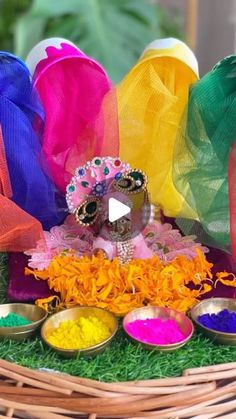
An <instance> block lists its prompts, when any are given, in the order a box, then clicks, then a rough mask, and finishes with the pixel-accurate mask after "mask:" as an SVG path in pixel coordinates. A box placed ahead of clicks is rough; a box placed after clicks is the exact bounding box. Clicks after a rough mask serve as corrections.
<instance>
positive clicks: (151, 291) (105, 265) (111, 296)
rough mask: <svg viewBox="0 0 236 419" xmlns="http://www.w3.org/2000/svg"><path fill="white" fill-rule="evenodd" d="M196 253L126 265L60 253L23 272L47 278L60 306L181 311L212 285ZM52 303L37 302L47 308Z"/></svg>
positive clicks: (119, 312)
mask: <svg viewBox="0 0 236 419" xmlns="http://www.w3.org/2000/svg"><path fill="white" fill-rule="evenodd" d="M196 252H197V256H196V257H194V258H193V259H188V258H187V257H186V256H178V257H176V258H175V259H174V260H173V261H171V262H163V261H161V260H160V259H159V258H158V257H157V256H153V258H152V259H148V260H141V259H136V260H132V261H131V262H130V263H128V264H125V265H121V264H120V262H119V260H118V259H114V260H112V261H110V260H108V259H106V258H104V256H103V255H102V254H98V255H96V256H92V257H88V256H83V257H76V256H75V255H74V254H73V253H67V254H65V253H64V254H61V255H59V256H56V257H54V259H53V260H52V261H51V263H50V265H49V267H48V268H47V269H45V270H43V271H37V270H32V269H29V268H26V272H25V273H26V274H27V275H30V274H33V275H34V276H35V278H36V279H42V280H47V281H48V285H49V288H50V289H51V290H54V291H55V292H56V293H58V294H59V295H60V304H59V305H60V307H67V308H68V307H72V306H74V305H87V306H96V307H102V308H106V309H108V310H110V311H111V312H113V313H115V314H117V315H124V314H126V313H127V312H128V311H130V310H132V309H134V308H137V307H141V306H143V305H158V306H168V307H170V308H173V309H177V310H179V311H183V312H186V311H187V310H189V309H190V308H191V307H192V306H193V305H194V304H196V302H197V301H198V298H199V297H200V296H201V295H203V294H205V293H207V292H209V291H210V290H211V289H212V287H213V282H212V273H211V268H212V266H213V265H212V264H211V263H209V262H208V261H207V260H206V258H205V256H204V254H203V253H202V251H201V250H200V249H196ZM230 275H232V274H228V273H226V272H220V273H218V274H217V280H219V281H221V282H224V283H225V282H226V277H229V276H230ZM235 282H236V281H235V279H234V278H233V280H232V281H230V280H227V283H228V284H229V283H230V284H229V285H232V286H235V285H236V284H235ZM57 298H58V297H57ZM53 299H54V297H50V298H49V299H45V300H37V302H36V303H37V304H38V305H41V306H43V307H44V308H46V309H49V308H50V304H51V302H52V301H53Z"/></svg>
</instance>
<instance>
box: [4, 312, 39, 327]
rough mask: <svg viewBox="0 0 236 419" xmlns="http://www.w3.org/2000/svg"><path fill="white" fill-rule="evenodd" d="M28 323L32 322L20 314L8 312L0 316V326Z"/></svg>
mask: <svg viewBox="0 0 236 419" xmlns="http://www.w3.org/2000/svg"><path fill="white" fill-rule="evenodd" d="M30 323H32V322H31V321H30V320H28V319H26V318H25V317H23V316H21V315H20V314H15V313H8V315H7V316H5V317H0V327H17V326H26V325H27V324H30Z"/></svg>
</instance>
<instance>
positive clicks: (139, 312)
mask: <svg viewBox="0 0 236 419" xmlns="http://www.w3.org/2000/svg"><path fill="white" fill-rule="evenodd" d="M156 318H159V319H162V320H168V319H174V320H175V321H176V322H177V323H178V325H179V327H180V330H181V332H182V333H183V334H184V335H185V336H186V337H185V339H183V340H182V341H180V342H176V343H170V344H169V345H156V344H151V343H146V342H142V341H140V340H138V339H136V338H135V337H134V336H132V335H131V334H130V333H129V332H128V331H127V330H126V325H127V324H128V323H131V322H133V321H135V320H145V319H156ZM123 328H124V330H125V332H126V333H127V335H128V336H129V337H130V338H131V339H132V340H134V341H135V342H138V343H141V344H142V346H143V347H145V348H146V349H151V350H154V349H155V350H158V351H173V350H175V349H178V348H180V347H181V346H183V345H185V344H186V343H187V342H188V341H189V339H190V338H191V336H192V334H193V331H194V328H193V324H192V322H191V320H190V319H189V318H188V317H187V316H186V315H185V314H184V313H181V312H179V311H176V310H173V309H170V308H165V307H157V306H146V307H141V308H138V309H136V310H133V311H131V312H130V313H128V314H127V315H126V316H125V318H124V319H123Z"/></svg>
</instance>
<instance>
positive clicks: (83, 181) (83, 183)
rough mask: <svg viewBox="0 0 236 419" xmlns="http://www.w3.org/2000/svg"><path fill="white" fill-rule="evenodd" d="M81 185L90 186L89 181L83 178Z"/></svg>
mask: <svg viewBox="0 0 236 419" xmlns="http://www.w3.org/2000/svg"><path fill="white" fill-rule="evenodd" d="M81 186H83V187H84V188H87V187H88V186H89V183H88V182H86V180H82V182H81Z"/></svg>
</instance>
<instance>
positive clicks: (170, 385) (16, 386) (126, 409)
mask: <svg viewBox="0 0 236 419" xmlns="http://www.w3.org/2000/svg"><path fill="white" fill-rule="evenodd" d="M0 375H1V380H0V392H1V395H0V406H1V408H0V409H1V414H0V419H1V418H7V417H14V418H42V419H63V418H89V419H97V418H129V419H131V418H137V417H138V418H149V417H152V418H161V419H165V418H170V419H177V418H195V419H197V418H198V419H208V418H221V419H223V418H225V419H226V418H227V419H229V418H232V419H233V418H236V398H235V394H236V363H229V364H220V365H213V366H210V367H202V368H193V369H189V370H185V371H184V373H183V375H182V377H175V378H160V379H152V380H146V381H130V382H122V383H121V382H119V383H103V382H99V381H95V380H90V379H86V378H80V377H72V376H70V375H65V374H57V373H55V374H54V373H49V372H42V371H36V370H31V369H28V368H25V367H21V366H19V365H16V364H13V363H9V362H7V361H4V360H0ZM234 412H235V413H234Z"/></svg>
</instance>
